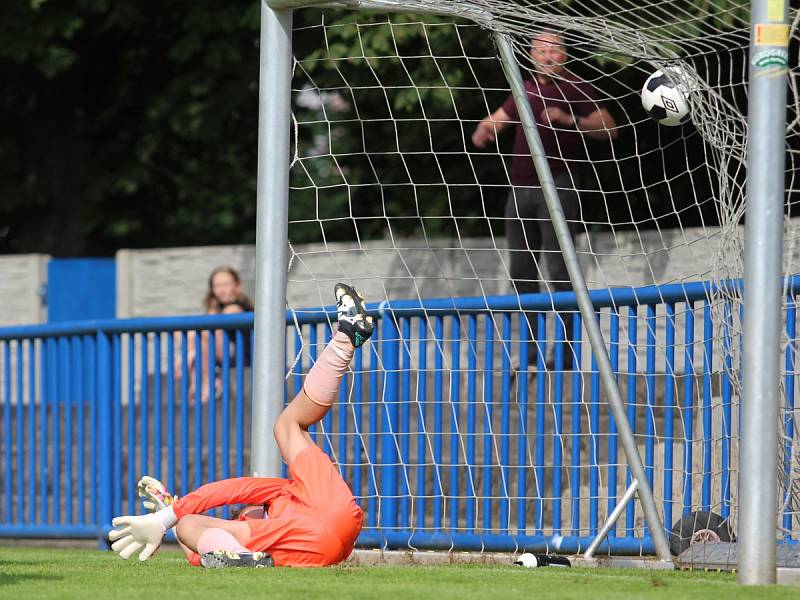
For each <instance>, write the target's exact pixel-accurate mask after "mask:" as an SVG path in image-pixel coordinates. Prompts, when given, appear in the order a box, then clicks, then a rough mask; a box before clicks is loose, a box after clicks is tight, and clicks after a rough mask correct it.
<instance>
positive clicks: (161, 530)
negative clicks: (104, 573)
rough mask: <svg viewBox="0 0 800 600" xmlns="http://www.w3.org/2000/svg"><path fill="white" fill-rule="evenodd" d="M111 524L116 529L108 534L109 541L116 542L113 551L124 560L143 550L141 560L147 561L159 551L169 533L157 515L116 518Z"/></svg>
mask: <svg viewBox="0 0 800 600" xmlns="http://www.w3.org/2000/svg"><path fill="white" fill-rule="evenodd" d="M111 523H112V524H113V525H114V527H116V529H113V530H111V531H110V532H109V533H108V539H110V540H111V541H113V542H114V543H113V544H111V549H112V550H113V551H114V552H116V553H117V554H119V555H120V557H121V558H124V559H128V558H130V557H131V556H132V555H133V554H134V553H135V552H139V551H140V550H141V553H140V554H139V560H147V559H148V558H150V557H151V556H152V555H153V553H154V552H155V551H156V550H158V547H159V546H160V545H161V540H162V539H164V534H165V533H166V531H167V528H166V526H165V525H164V522H163V520H162V518H161V516H160V515H158V514H156V513H153V514H149V515H141V516H124V517H116V518H115V519H114V520H113V521H111ZM115 540H116V541H115Z"/></svg>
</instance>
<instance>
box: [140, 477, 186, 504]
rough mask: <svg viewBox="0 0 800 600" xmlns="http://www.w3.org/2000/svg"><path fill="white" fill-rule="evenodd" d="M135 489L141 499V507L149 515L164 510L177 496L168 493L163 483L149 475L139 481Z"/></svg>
mask: <svg viewBox="0 0 800 600" xmlns="http://www.w3.org/2000/svg"><path fill="white" fill-rule="evenodd" d="M136 489H137V491H138V493H139V498H141V499H142V506H144V508H145V510H146V511H148V512H151V513H152V512H156V511H158V510H161V509H163V508H166V507H167V506H169V505H170V504H172V503H173V502H175V501H176V500H177V499H178V497H177V496H174V495H173V494H170V493H169V491H168V490H167V488H166V487H165V486H164V484H163V483H161V482H160V481H159V480H158V479H156V478H155V477H150V476H149V475H145V476H144V477H142V478H141V479H140V480H139V483H138V484H137V485H136Z"/></svg>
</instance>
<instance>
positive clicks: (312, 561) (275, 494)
mask: <svg viewBox="0 0 800 600" xmlns="http://www.w3.org/2000/svg"><path fill="white" fill-rule="evenodd" d="M289 474H290V476H291V479H284V480H276V479H267V478H264V479H258V478H252V477H244V478H239V479H232V480H226V481H224V482H216V483H214V484H210V485H209V486H204V487H206V489H208V490H209V491H210V490H212V488H213V493H214V495H215V498H222V497H226V496H227V497H236V498H237V503H239V502H241V503H252V504H260V503H262V502H263V501H264V498H267V497H268V498H270V501H269V502H268V504H269V508H268V511H267V515H268V518H251V517H246V516H245V517H243V518H241V520H243V521H244V522H246V523H247V525H248V527H249V529H250V538H249V539H248V541H247V543H246V544H245V546H246V547H247V548H248V549H249V550H251V551H253V552H256V551H260V552H267V553H269V554H270V555H271V556H272V558H273V560H274V561H275V565H276V566H293V567H322V566H326V565H332V564H336V563H339V562H341V561H343V560H345V559H346V558H347V557H348V556H349V555H350V553H351V552H352V550H353V545H354V544H355V540H356V538H357V537H358V534H359V533H360V532H361V523H362V517H363V511H362V510H361V507H359V506H358V504H356V501H355V498H354V497H353V493H352V492H351V491H350V488H349V487H348V486H347V484H346V483H345V481H344V480H343V479H342V476H341V475H340V474H339V470H338V469H337V468H336V467H335V466H334V464H333V463H332V462H331V460H330V458H328V456H327V455H326V454H325V453H324V452H322V450H320V449H319V448H318V447H317V446H310V447H308V448H306V449H305V450H303V451H301V452H300V453H299V454H298V455H297V457H296V458H295V460H294V461H293V462H292V464H290V465H289ZM243 490H245V491H243ZM193 495H194V496H195V498H193V499H192V500H193V502H187V504H194V505H195V507H196V508H197V509H200V508H201V507H204V505H203V498H202V496H204V495H205V494H204V488H200V489H199V490H197V491H196V492H193ZM214 505H218V504H217V503H216V502H214ZM182 514H183V513H182ZM188 560H189V562H190V563H192V564H195V565H196V564H199V562H200V561H199V557H198V556H197V555H196V554H194V555H192V556H189V557H188Z"/></svg>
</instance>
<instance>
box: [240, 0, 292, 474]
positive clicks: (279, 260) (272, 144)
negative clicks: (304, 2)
mask: <svg viewBox="0 0 800 600" xmlns="http://www.w3.org/2000/svg"><path fill="white" fill-rule="evenodd" d="M291 80H292V11H291V10H285V11H274V10H272V9H271V8H269V6H268V5H267V2H266V0H261V45H260V69H259V82H258V188H257V195H256V202H257V211H256V300H255V303H256V311H255V348H254V351H255V356H254V359H253V361H254V364H253V417H252V426H251V438H250V448H251V453H250V464H251V470H252V472H253V475H254V476H257V477H280V473H281V465H282V458H281V454H280V452H279V450H278V447H277V445H276V444H275V440H274V438H273V437H272V426H273V424H274V423H275V419H276V418H277V417H278V414H280V412H281V410H282V408H283V387H284V369H285V362H286V357H285V356H284V343H285V337H286V335H285V332H286V325H285V324H286V269H287V263H288V254H289V250H288V221H289V143H290V138H289V134H290V130H291Z"/></svg>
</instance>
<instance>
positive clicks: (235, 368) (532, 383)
mask: <svg viewBox="0 0 800 600" xmlns="http://www.w3.org/2000/svg"><path fill="white" fill-rule="evenodd" d="M712 291H714V290H713V288H712V286H711V285H710V284H704V283H692V284H682V285H668V286H660V287H656V286H653V287H646V288H638V289H611V290H602V291H594V292H592V300H593V302H594V305H595V308H596V310H597V318H598V319H600V321H601V324H602V326H603V327H604V329H605V330H606V333H607V340H608V343H609V352H610V357H611V363H612V366H613V368H614V369H615V371H616V372H617V373H618V379H619V381H620V385H621V386H622V387H623V394H625V395H626V396H627V399H628V418H629V420H630V423H631V426H632V427H633V428H634V431H635V433H636V436H637V442H638V443H639V444H640V449H641V452H642V455H643V459H644V462H645V467H646V471H647V475H648V478H649V479H650V481H651V483H652V484H654V487H655V491H656V494H657V498H661V508H662V511H663V515H664V518H665V522H666V523H667V524H669V523H671V521H672V520H673V519H674V518H676V517H678V516H680V514H685V513H687V512H690V511H691V510H698V509H703V510H716V511H718V512H720V513H721V514H722V515H723V516H727V515H728V514H730V512H731V509H732V506H733V505H734V503H735V497H734V496H733V494H734V492H735V479H733V478H732V477H733V476H735V471H736V469H735V443H734V442H735V439H736V433H735V432H736V421H735V411H733V410H732V409H733V407H734V403H733V389H734V388H733V386H732V382H731V381H730V379H729V376H728V371H726V369H725V368H723V367H724V366H726V365H725V364H723V363H724V361H728V363H727V366H728V367H730V366H731V365H730V364H729V361H730V358H729V356H730V353H727V354H726V353H725V352H723V351H722V350H729V349H730V348H731V344H732V341H731V340H732V331H731V325H732V323H733V320H732V316H734V315H733V311H732V307H730V306H728V305H725V303H724V301H717V300H715V302H717V305H716V306H717V307H719V306H720V304H719V302H722V306H723V310H722V313H720V314H722V315H723V321H724V322H723V323H722V324H720V323H717V324H716V325H717V327H716V328H715V327H714V325H715V324H714V322H713V318H714V311H712V300H711V295H710V294H711V292H712ZM793 294H794V291H792V296H791V297H790V300H791V302H790V304H789V307H790V315H789V316H790V318H789V319H787V334H788V336H789V338H790V340H791V342H792V343H790V344H789V347H788V349H787V354H786V367H787V373H786V380H785V383H786V388H787V390H793V389H794V385H795V383H794V372H793V362H794V338H795V332H794V327H795V319H794V318H793V315H794V314H795V313H794V300H793ZM371 309H372V310H373V311H374V313H375V315H376V316H377V317H378V326H377V331H376V334H375V335H374V337H373V339H372V340H371V341H370V343H368V344H366V345H365V346H364V347H362V348H360V349H359V350H358V351H357V352H356V355H355V358H354V360H353V364H352V372H350V373H349V374H348V375H347V376H346V377H345V382H344V385H343V387H342V392H341V396H340V402H339V403H337V405H335V407H334V409H333V410H332V411H331V412H330V413H329V414H328V415H327V416H326V417H325V419H324V420H323V422H322V423H321V424H319V425H318V426H317V427H315V428H312V435H313V436H314V437H315V439H317V441H318V442H319V443H320V444H321V445H322V447H323V449H324V450H325V451H326V452H327V453H329V454H330V455H331V456H332V457H333V459H334V461H335V462H336V463H337V464H338V465H339V467H340V469H341V472H342V474H343V476H344V477H345V479H346V480H347V481H348V483H349V484H350V485H351V487H352V489H353V492H354V494H355V495H356V497H357V499H358V500H359V502H360V504H361V505H362V507H363V508H364V510H365V513H366V514H365V527H364V531H363V532H362V534H361V536H360V538H359V542H358V543H359V544H360V545H362V546H368V547H386V548H409V547H410V548H420V549H422V548H438V549H450V548H452V549H459V550H492V551H512V550H518V549H521V548H527V549H530V550H537V549H544V548H549V549H556V550H560V551H562V552H576V551H578V549H579V548H585V547H586V545H587V544H588V543H589V541H590V540H591V538H592V536H593V535H594V534H595V533H596V532H597V530H598V527H599V525H600V524H601V523H602V521H603V519H604V518H605V514H606V511H611V510H612V509H613V507H614V506H615V505H616V501H617V499H618V497H619V496H621V494H622V492H623V491H624V488H625V486H627V484H628V483H629V482H630V473H628V472H627V469H626V465H625V461H624V457H623V455H622V453H621V452H619V449H618V441H617V433H616V427H615V424H614V421H613V418H611V417H610V416H609V411H608V410H607V408H606V407H605V406H604V398H603V393H602V391H601V389H600V380H599V377H598V374H597V368H596V364H595V362H594V360H593V357H592V356H591V353H590V351H589V348H588V344H587V343H585V342H583V341H582V340H581V338H580V331H581V324H580V319H579V318H577V317H576V319H575V322H574V328H575V331H574V337H573V339H574V340H575V342H574V348H575V352H576V354H577V355H578V356H579V357H580V356H583V361H582V362H581V363H580V364H582V365H583V367H582V368H581V369H576V370H574V371H560V370H557V371H554V372H549V371H547V370H546V369H545V359H546V356H545V331H546V327H545V324H546V323H549V324H550V325H551V328H550V336H549V337H550V338H551V345H552V340H553V339H555V341H559V340H563V339H564V337H565V336H564V331H563V327H560V326H558V325H557V326H556V327H555V328H553V327H552V322H553V321H554V319H552V315H553V314H554V313H555V312H558V311H565V310H575V309H576V306H575V299H574V296H573V295H572V294H571V293H567V292H564V293H558V294H554V295H549V294H542V295H530V296H526V297H522V298H517V297H516V296H497V297H481V298H460V299H445V300H425V301H421V302H417V301H392V302H384V303H382V304H381V305H379V306H372V307H371ZM523 310H524V311H525V312H522V311H523ZM717 312H718V313H719V311H717ZM526 313H527V314H528V315H529V317H526V316H525V314H526ZM333 317H334V312H333V310H332V309H331V308H328V309H317V310H304V311H293V312H290V313H289V314H287V333H288V335H287V344H286V345H287V356H288V362H287V364H288V371H287V385H286V392H287V397H289V396H291V395H293V394H294V393H296V392H297V391H299V390H300V389H301V386H302V377H303V375H304V373H306V372H307V370H308V368H309V367H310V365H311V364H313V362H314V360H315V359H316V356H317V355H318V352H319V351H321V349H322V347H323V345H324V344H325V343H326V342H327V341H328V340H329V339H330V331H331V330H330V325H329V323H330V319H331V318H333ZM526 318H533V319H536V320H537V322H538V325H539V326H538V327H537V328H536V329H535V331H536V332H537V334H536V336H535V338H534V339H529V331H530V329H529V328H528V326H527V325H528V321H527V320H526ZM556 321H558V320H556ZM252 324H253V318H252V314H243V315H230V316H228V315H226V316H202V317H181V318H162V319H128V320H104V321H88V322H80V323H62V324H56V325H42V326H30V327H14V328H7V329H2V330H0V364H1V365H2V368H0V381H2V385H0V407H1V409H2V419H3V426H2V429H1V431H2V432H3V437H2V443H0V468H1V469H2V476H1V477H0V482H1V483H0V485H2V490H3V500H2V502H0V515H2V518H0V535H2V536H14V537H17V536H18V537H27V536H38V537H94V536H96V537H98V538H102V536H103V535H104V534H105V532H106V531H107V529H108V527H109V524H110V521H111V518H112V516H114V515H117V514H124V513H133V512H137V511H139V507H138V506H137V505H138V502H137V498H136V497H135V493H136V492H135V484H136V481H137V480H138V477H139V476H140V475H141V474H144V473H147V474H151V475H153V476H155V477H158V478H162V479H164V480H165V482H166V483H167V484H168V485H169V486H170V487H171V488H172V489H173V490H175V491H176V492H177V493H179V494H183V493H186V492H187V491H189V490H190V489H192V488H194V487H197V486H199V485H201V484H202V483H205V482H206V481H210V480H215V479H220V478H225V477H233V476H240V475H243V474H245V473H246V470H247V467H248V460H249V455H248V452H249V450H248V446H249V439H248V438H247V436H249V435H250V431H249V388H250V383H249V379H250V378H249V367H248V365H249V364H250V363H251V361H250V358H251V357H249V356H247V354H248V353H249V351H250V349H251V348H252V347H253V345H252V343H249V342H250V340H249V339H248V338H249V336H251V335H252ZM681 330H682V331H681ZM715 331H716V332H717V334H716V335H717V338H718V339H716V338H715V337H714V336H715ZM698 332H699V335H698ZM719 332H722V333H721V334H720V333H719ZM220 336H221V338H222V344H221V346H222V348H224V351H222V352H221V353H220V355H219V356H217V355H216V353H214V352H211V351H210V350H209V349H213V348H215V347H216V343H215V342H217V341H219V339H220ZM204 337H205V338H206V342H205V343H206V345H205V346H204ZM720 349H722V350H720ZM193 351H194V353H195V354H196V359H195V360H196V364H199V365H203V366H204V369H195V370H194V374H192V373H191V372H190V369H189V363H190V361H191V354H192V352H193ZM563 352H564V345H563V344H555V363H556V365H557V366H558V365H560V364H561V363H562V361H563V360H564V357H563ZM715 354H716V356H715ZM623 358H624V360H623ZM642 359H643V360H642ZM517 361H519V365H517V364H516V362H517ZM528 365H530V367H531V368H530V369H527V368H526V367H527V366H528ZM203 371H205V372H206V373H208V374H209V378H208V382H207V385H206V386H204V381H203V377H202V372H203ZM204 387H205V388H206V391H205V392H204ZM787 396H788V400H787V402H790V403H791V401H792V399H793V391H792V392H791V395H789V394H788V393H787ZM786 418H787V419H788V420H789V422H788V424H787V427H790V426H791V414H790V413H787V417H786ZM264 435H271V433H270V432H264ZM789 509H790V508H789ZM789 509H787V510H789ZM219 514H220V516H227V515H228V511H227V510H223V511H220V513H219ZM784 524H785V525H788V527H789V528H790V527H791V517H788V518H786V519H785V520H784ZM600 551H613V552H615V553H621V554H640V553H652V552H653V547H652V543H651V539H650V536H649V534H648V532H647V531H646V529H645V528H644V527H643V525H642V523H641V516H640V515H638V514H637V513H636V509H635V507H634V506H633V505H631V506H629V508H628V509H627V513H626V516H625V520H624V523H622V522H620V524H619V525H618V526H617V527H615V528H614V529H613V530H612V532H611V535H610V537H609V540H608V542H607V543H606V544H604V546H602V547H601V549H600Z"/></svg>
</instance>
